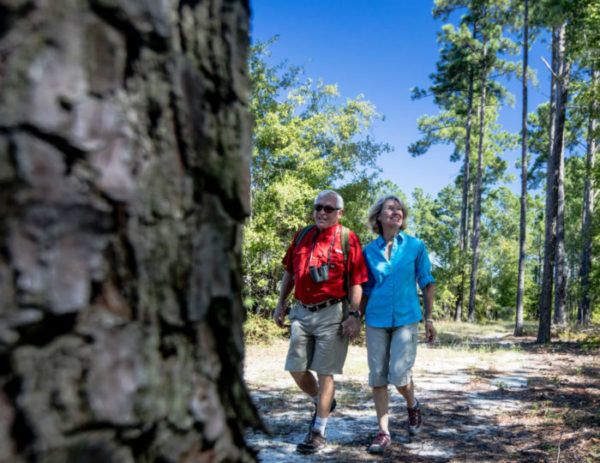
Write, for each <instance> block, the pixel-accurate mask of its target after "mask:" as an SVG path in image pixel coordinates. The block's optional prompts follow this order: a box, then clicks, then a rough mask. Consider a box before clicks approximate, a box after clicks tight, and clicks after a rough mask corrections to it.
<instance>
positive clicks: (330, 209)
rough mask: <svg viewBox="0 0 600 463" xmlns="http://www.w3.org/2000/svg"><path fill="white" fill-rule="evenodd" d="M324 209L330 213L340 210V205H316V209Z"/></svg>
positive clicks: (319, 210) (318, 210)
mask: <svg viewBox="0 0 600 463" xmlns="http://www.w3.org/2000/svg"><path fill="white" fill-rule="evenodd" d="M323 210H324V211H325V212H327V213H328V214H331V213H332V212H333V211H339V210H340V208H339V207H331V206H323V205H322V204H316V205H315V211H317V212H321V211H323Z"/></svg>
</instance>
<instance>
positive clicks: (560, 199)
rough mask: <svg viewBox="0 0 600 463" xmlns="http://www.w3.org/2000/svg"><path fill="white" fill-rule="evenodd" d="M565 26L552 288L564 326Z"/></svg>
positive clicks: (559, 320) (561, 47) (556, 314)
mask: <svg viewBox="0 0 600 463" xmlns="http://www.w3.org/2000/svg"><path fill="white" fill-rule="evenodd" d="M565 28H566V26H565V24H563V25H562V27H561V30H560V31H559V38H560V40H559V61H558V62H559V77H560V78H559V79H558V82H557V98H556V115H557V117H556V137H555V140H554V143H555V145H556V146H555V148H554V153H555V156H558V158H557V159H556V164H557V167H558V173H557V180H558V183H557V185H556V188H557V193H556V195H557V202H556V283H555V286H554V291H555V292H554V323H555V324H556V325H560V326H564V325H565V324H566V323H567V313H566V302H567V265H566V253H565V142H564V139H565V135H564V134H565V122H566V117H567V103H568V95H569V76H570V73H571V66H570V65H569V63H568V62H567V58H566V56H565V53H566V52H565Z"/></svg>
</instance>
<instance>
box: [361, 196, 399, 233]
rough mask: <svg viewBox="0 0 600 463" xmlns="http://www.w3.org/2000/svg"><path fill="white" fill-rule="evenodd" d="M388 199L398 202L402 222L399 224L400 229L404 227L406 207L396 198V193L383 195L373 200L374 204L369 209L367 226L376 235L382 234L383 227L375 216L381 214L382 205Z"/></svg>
mask: <svg viewBox="0 0 600 463" xmlns="http://www.w3.org/2000/svg"><path fill="white" fill-rule="evenodd" d="M388 199H393V200H394V201H396V202H397V203H398V204H400V208H401V209H402V224H401V225H400V230H404V229H406V218H407V217H408V208H407V207H406V206H405V205H404V203H403V202H402V201H401V200H400V198H398V196H396V195H385V196H382V197H381V198H379V199H378V200H377V201H375V204H373V205H372V206H371V209H369V219H368V220H369V227H371V230H373V233H377V234H378V235H382V234H383V229H382V228H381V224H380V223H379V220H377V217H379V214H381V211H382V210H383V205H384V204H385V202H386V201H387V200H388Z"/></svg>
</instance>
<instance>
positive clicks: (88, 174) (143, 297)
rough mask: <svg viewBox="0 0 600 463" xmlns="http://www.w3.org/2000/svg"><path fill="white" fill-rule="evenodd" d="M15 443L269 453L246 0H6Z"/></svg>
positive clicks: (3, 128) (182, 454) (7, 443)
mask: <svg viewBox="0 0 600 463" xmlns="http://www.w3.org/2000/svg"><path fill="white" fill-rule="evenodd" d="M0 15H1V16H2V21H0V24H1V26H0V27H2V30H0V55H1V56H2V67H1V68H0V179H1V182H2V188H0V191H1V193H0V215H1V216H2V218H3V219H2V221H1V223H2V225H1V226H0V246H1V250H2V251H1V252H0V365H1V367H0V382H1V385H2V388H1V389H0V416H2V420H0V421H1V424H0V461H11V462H20V461H38V462H44V463H50V462H91V461H102V462H134V461H136V462H154V461H161V462H176V461H177V462H183V461H186V462H192V461H194V462H196V461H197V462H200V461H252V460H254V455H253V452H252V451H251V450H250V449H248V448H247V447H246V444H245V442H244V438H243V433H244V431H245V429H246V428H247V427H248V426H259V420H258V418H257V414H256V411H255V409H254V407H253V406H252V404H251V402H250V399H249V395H248V393H247V389H246V387H245V385H244V382H243V379H242V361H243V355H244V349H243V337H242V323H243V320H244V316H245V312H244V309H243V306H242V303H241V294H240V292H241V289H240V288H241V276H240V275H241V272H240V267H241V263H240V247H241V243H240V241H241V225H242V221H243V219H244V217H245V216H247V215H248V213H249V197H248V195H249V194H248V190H249V167H248V163H249V156H250V120H249V116H248V111H247V105H248V101H247V99H248V90H249V82H248V76H247V70H246V58H247V51H248V33H249V15H250V12H249V6H248V2H247V1H243V0H239V1H238V0H221V1H219V0H206V1H204V2H196V1H185V0H182V1H180V2H164V1H163V2H156V1H153V0H138V1H131V0H90V1H89V2H81V1H77V0H53V1H51V2H31V1H27V0H23V1H6V0H0Z"/></svg>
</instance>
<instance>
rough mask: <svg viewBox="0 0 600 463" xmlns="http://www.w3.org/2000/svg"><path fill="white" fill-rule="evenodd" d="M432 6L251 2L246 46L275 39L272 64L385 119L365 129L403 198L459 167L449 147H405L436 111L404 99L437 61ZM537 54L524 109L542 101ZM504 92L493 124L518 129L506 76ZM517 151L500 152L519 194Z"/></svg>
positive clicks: (370, 1)
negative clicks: (535, 82)
mask: <svg viewBox="0 0 600 463" xmlns="http://www.w3.org/2000/svg"><path fill="white" fill-rule="evenodd" d="M432 6H433V2H432V1H429V0H343V1H342V0H251V8H252V26H251V34H252V40H253V42H255V41H265V40H267V39H269V38H271V37H273V36H275V35H279V41H278V42H277V43H276V44H275V45H274V46H273V47H272V49H271V52H272V59H273V63H278V62H281V61H283V60H288V62H289V63H290V64H298V65H304V66H305V69H306V75H307V76H308V77H311V78H313V79H315V80H316V79H318V78H322V79H323V82H324V83H326V84H338V87H339V91H340V94H341V96H342V97H348V98H355V97H356V96H358V95H360V94H363V95H364V96H365V99H366V100H369V101H370V102H371V103H373V104H374V105H375V106H376V108H377V111H378V112H379V113H380V114H382V115H384V116H385V120H384V121H378V122H377V123H376V125H375V127H374V128H373V130H372V134H373V135H374V136H375V138H376V139H377V140H378V141H380V142H386V143H389V144H390V145H391V146H392V147H393V149H394V151H393V152H392V153H388V154H384V155H382V156H381V157H380V158H379V161H378V164H379V166H380V167H381V168H382V169H383V172H382V174H381V177H382V178H383V179H388V180H391V181H393V182H394V183H396V184H397V185H398V186H399V187H400V189H401V190H402V191H403V192H404V193H405V194H407V195H408V196H410V194H411V193H412V191H413V190H414V188H416V187H420V188H422V189H423V190H424V191H425V192H426V193H431V194H432V195H435V194H437V192H438V191H439V190H441V189H442V188H443V187H444V186H445V185H447V184H449V183H450V182H452V181H453V180H454V179H455V178H456V176H457V174H458V172H459V169H460V163H457V162H450V161H449V157H450V154H451V153H452V150H453V147H452V146H451V145H437V146H434V147H433V148H432V149H430V150H429V151H428V152H427V153H426V154H425V155H423V156H420V157H418V158H413V157H412V156H411V155H410V154H409V153H408V150H407V148H408V145H409V144H410V143H412V142H414V141H416V140H418V139H419V137H420V135H419V131H418V128H417V119H418V117H419V116H421V115H423V114H437V113H438V112H439V110H438V108H437V107H436V106H435V105H434V104H433V102H432V101H431V99H430V98H426V99H422V100H417V101H411V99H410V89H411V88H412V87H415V86H418V87H422V88H427V87H428V86H429V85H430V79H429V74H431V73H432V72H434V71H435V63H436V61H437V59H438V48H439V47H438V44H437V42H436V39H437V35H436V34H437V32H438V31H440V30H441V27H442V25H443V23H442V22H441V21H439V20H434V19H433V17H432V15H431V8H432ZM542 54H543V55H544V56H548V55H549V53H548V52H547V51H546V44H545V43H540V44H538V45H536V46H535V47H534V49H533V50H532V53H531V55H530V58H529V62H530V66H531V67H533V68H535V69H537V71H538V79H539V81H540V86H541V88H537V89H536V88H533V87H532V86H530V88H529V100H530V102H529V112H532V111H533V108H535V106H537V105H538V104H540V103H541V102H543V101H545V100H547V94H548V91H547V90H546V89H547V88H548V86H549V84H547V82H548V71H547V70H546V68H545V67H544V65H543V64H542V61H541V58H540V56H541V55H542ZM514 59H518V60H520V59H521V58H520V57H515V58H514ZM547 59H548V58H547ZM548 60H549V59H548ZM507 87H508V88H509V90H510V91H511V93H513V94H514V95H515V97H516V104H515V105H514V107H513V108H510V107H507V108H505V109H503V110H502V112H501V114H500V123H501V124H502V125H503V127H504V129H505V130H509V131H514V132H518V131H519V130H520V124H521V122H520V118H521V111H522V109H521V102H520V99H521V97H520V95H521V90H520V82H518V81H516V80H515V79H514V78H513V79H512V81H510V82H508V83H507ZM520 152H521V151H520V149H518V150H516V151H515V152H512V153H506V155H505V159H507V160H509V161H510V167H509V173H511V174H513V175H514V177H515V181H514V182H513V184H512V185H509V186H510V187H511V188H512V190H513V191H514V192H515V193H519V192H520V187H519V182H520V169H517V168H516V167H515V161H516V160H517V159H518V158H519V157H520Z"/></svg>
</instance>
